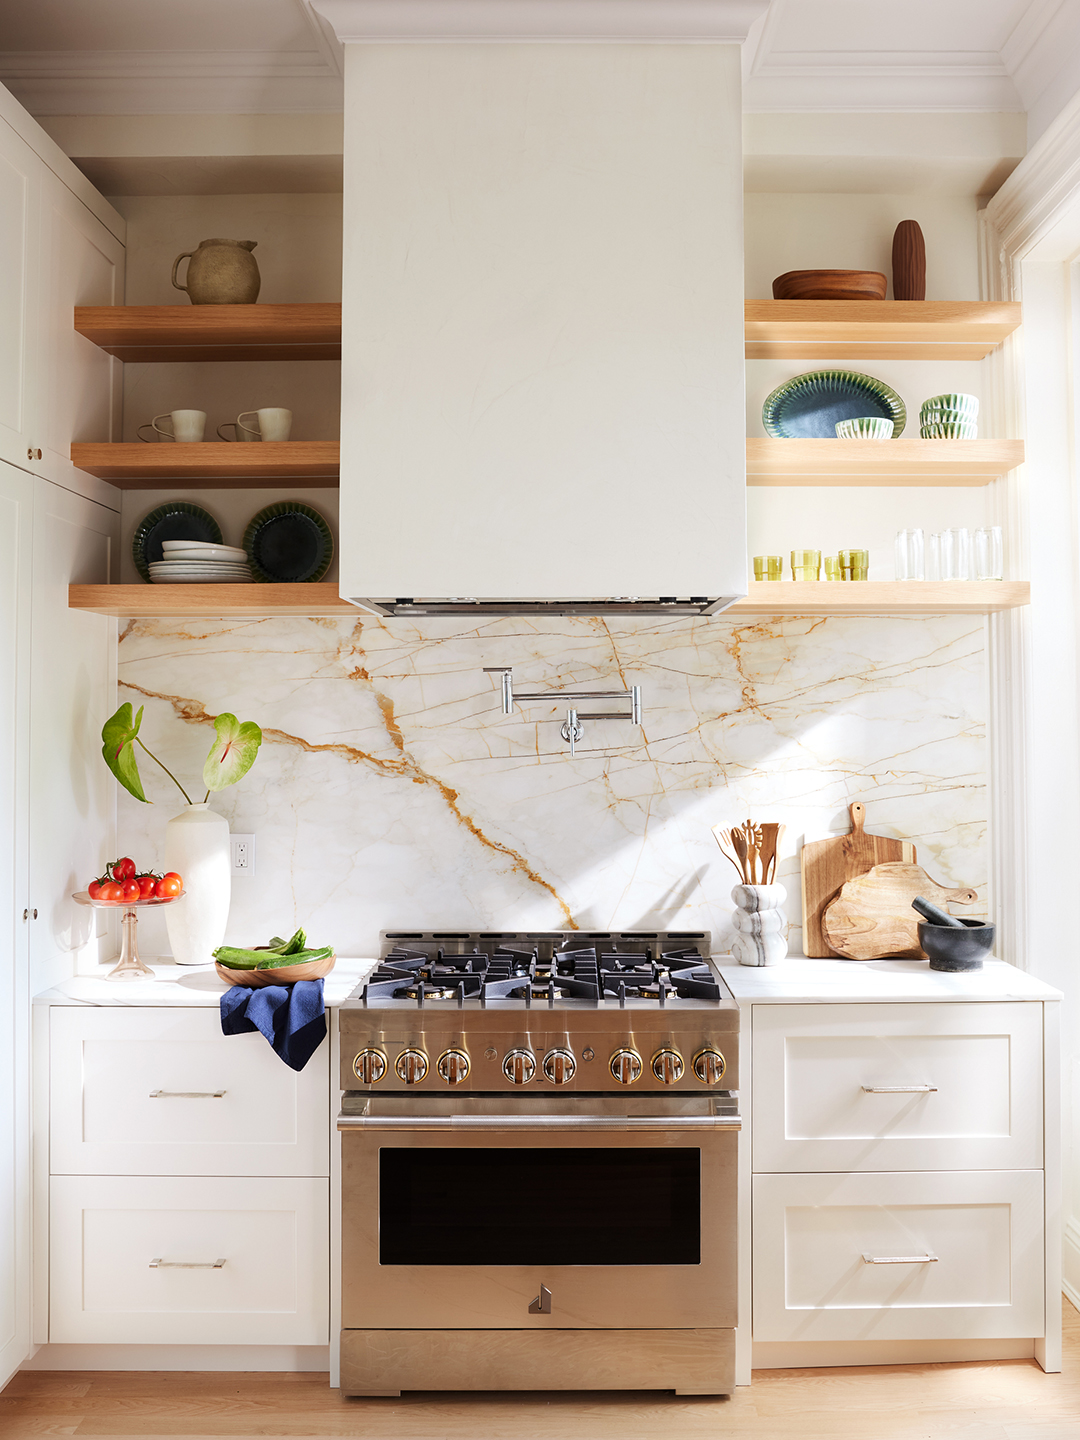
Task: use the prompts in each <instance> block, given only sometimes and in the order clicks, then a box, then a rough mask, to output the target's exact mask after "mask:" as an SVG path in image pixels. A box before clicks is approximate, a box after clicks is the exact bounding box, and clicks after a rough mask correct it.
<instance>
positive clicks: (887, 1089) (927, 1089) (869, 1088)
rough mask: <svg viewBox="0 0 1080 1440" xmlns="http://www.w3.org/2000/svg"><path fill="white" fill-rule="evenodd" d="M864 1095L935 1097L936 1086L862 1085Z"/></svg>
mask: <svg viewBox="0 0 1080 1440" xmlns="http://www.w3.org/2000/svg"><path fill="white" fill-rule="evenodd" d="M862 1088H863V1093H864V1094H865V1095H936V1094H937V1086H936V1085H864V1086H863V1087H862Z"/></svg>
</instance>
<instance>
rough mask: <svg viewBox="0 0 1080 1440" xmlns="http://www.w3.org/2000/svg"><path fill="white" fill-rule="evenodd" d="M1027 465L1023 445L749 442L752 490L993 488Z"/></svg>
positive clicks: (1018, 442)
mask: <svg viewBox="0 0 1080 1440" xmlns="http://www.w3.org/2000/svg"><path fill="white" fill-rule="evenodd" d="M1023 462H1024V442H1023V441H1022V440H907V439H903V438H901V439H899V440H773V439H771V438H769V437H766V438H764V439H762V438H760V437H753V438H751V439H749V440H747V442H746V483H747V484H748V485H988V484H989V483H990V481H991V480H993V479H995V478H996V477H997V476H998V475H1007V474H1008V472H1009V471H1010V470H1014V469H1015V468H1016V466H1017V465H1022V464H1023Z"/></svg>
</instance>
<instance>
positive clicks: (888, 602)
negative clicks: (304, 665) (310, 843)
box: [68, 580, 1030, 620]
mask: <svg viewBox="0 0 1080 1440" xmlns="http://www.w3.org/2000/svg"><path fill="white" fill-rule="evenodd" d="M1029 599H1030V586H1029V585H1028V583H1027V581H1026V580H1005V581H997V582H984V583H978V582H975V581H961V580H957V581H951V582H949V581H946V582H940V581H934V580H909V581H906V582H902V581H894V580H865V581H855V582H849V583H844V582H830V581H824V580H819V581H807V582H800V583H795V582H793V581H783V580H776V581H760V582H753V583H751V585H750V594H749V595H748V596H747V598H746V599H745V600H738V601H736V603H735V604H734V605H732V606H731V607H730V609H728V610H725V611H724V612H723V615H728V616H732V617H737V616H739V615H990V614H993V613H994V612H995V611H998V610H1013V609H1015V608H1016V607H1017V606H1019V605H1027V604H1028V603H1029ZM68 604H69V605H70V606H71V608H72V609H73V610H90V611H93V612H94V614H96V615H117V616H132V615H136V616H146V617H153V616H159V617H162V618H167V617H175V618H181V617H190V616H202V617H211V616H212V617H214V618H218V619H225V620H228V619H233V618H236V617H238V616H239V617H243V616H262V615H265V616H274V615H352V616H357V615H362V614H363V613H364V612H363V611H361V610H359V609H358V608H357V607H356V606H355V605H350V604H349V602H348V601H347V600H342V599H341V597H340V596H339V594H338V588H337V586H336V585H334V584H326V583H325V582H324V583H322V584H318V585H254V584H253V585H72V586H71V587H70V588H69V591H68Z"/></svg>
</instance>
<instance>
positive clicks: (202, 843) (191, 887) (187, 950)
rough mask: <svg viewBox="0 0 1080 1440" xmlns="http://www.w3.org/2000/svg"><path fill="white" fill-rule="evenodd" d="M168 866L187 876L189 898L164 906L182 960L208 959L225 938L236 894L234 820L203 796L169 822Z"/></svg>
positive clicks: (202, 961)
mask: <svg viewBox="0 0 1080 1440" xmlns="http://www.w3.org/2000/svg"><path fill="white" fill-rule="evenodd" d="M165 868H166V869H167V870H175V871H176V873H177V874H178V875H180V876H182V878H183V881H184V892H185V894H184V898H183V900H181V901H180V902H179V904H177V905H169V906H168V907H167V908H166V910H165V924H166V926H167V927H168V931H169V944H170V945H171V947H172V953H173V959H174V960H175V961H176V963H177V965H209V964H211V962H212V960H213V952H214V951H215V950H216V949H217V947H218V946H219V945H220V944H221V943H222V941H223V940H224V939H225V926H226V924H227V923H228V919H229V900H230V898H231V895H232V864H231V859H230V855H229V822H228V821H227V820H226V819H225V817H224V815H216V814H215V813H214V811H213V810H211V809H210V806H209V805H208V804H207V803H206V802H205V801H204V802H203V803H202V804H199V805H189V806H188V807H187V808H186V809H185V810H181V812H180V814H179V815H174V816H173V818H172V819H171V820H170V821H169V823H168V825H166V827H165Z"/></svg>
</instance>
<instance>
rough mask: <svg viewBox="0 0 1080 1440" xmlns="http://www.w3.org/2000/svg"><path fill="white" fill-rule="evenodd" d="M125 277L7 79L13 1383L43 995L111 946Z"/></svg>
mask: <svg viewBox="0 0 1080 1440" xmlns="http://www.w3.org/2000/svg"><path fill="white" fill-rule="evenodd" d="M123 288H124V221H123V219H122V217H121V216H119V215H118V214H117V213H116V212H115V211H114V210H113V209H112V207H111V206H110V205H109V204H108V203H107V202H106V201H105V200H103V199H102V197H101V196H100V195H98V194H97V193H96V191H94V189H93V187H92V186H91V185H90V184H89V183H88V182H87V180H86V179H85V177H84V176H82V175H81V174H80V173H79V171H78V170H76V168H75V167H74V165H72V164H71V162H70V161H69V160H68V159H67V157H66V156H65V155H64V154H63V153H62V152H61V151H60V150H59V149H58V147H57V146H56V145H55V144H54V143H53V142H52V141H51V140H50V139H49V137H48V136H47V135H46V134H45V132H44V131H43V130H42V129H41V128H40V127H39V126H38V125H37V124H36V122H35V121H34V120H32V119H31V117H30V116H29V115H27V114H26V112H25V111H24V110H23V109H22V107H21V106H20V105H19V104H18V103H17V102H16V101H15V100H14V99H13V98H12V96H11V95H10V94H9V93H8V92H7V91H6V90H4V89H3V87H0V666H2V672H0V675H2V679H0V1385H3V1384H4V1383H6V1381H7V1379H8V1377H9V1376H10V1375H11V1374H12V1373H14V1371H15V1370H17V1369H18V1368H19V1366H20V1365H21V1364H22V1362H23V1361H24V1360H25V1359H26V1357H27V1356H28V1354H29V1353H30V1348H31V1313H30V1311H31V1285H30V1254H31V1234H30V1229H31V1206H30V1183H31V1127H30V1053H29V1052H30V1040H29V1037H30V997H31V995H32V994H33V993H34V992H35V991H37V990H40V989H42V988H44V987H46V986H49V985H52V984H56V983H58V982H60V981H62V980H64V979H65V978H67V977H68V976H70V975H71V974H72V973H74V971H75V970H76V969H77V968H78V966H79V963H80V956H81V955H86V956H87V958H93V959H95V960H96V958H97V947H98V942H99V940H101V941H102V942H103V943H104V944H106V945H109V944H110V937H109V935H108V934H107V927H102V928H101V931H100V933H99V929H98V924H97V922H96V920H95V918H94V915H93V913H92V912H88V911H77V910H76V907H75V906H74V905H73V904H72V903H71V901H70V899H69V898H68V897H69V896H70V893H71V891H73V890H75V889H77V888H79V887H80V886H81V885H83V884H85V882H86V879H87V878H88V876H89V875H91V874H93V873H96V872H97V870H98V869H100V866H101V864H102V862H103V861H104V860H106V859H108V855H107V854H106V853H105V852H106V851H107V850H110V848H111V847H112V845H113V844H114V841H115V812H116V801H115V790H114V785H113V782H112V778H111V776H110V775H109V774H108V771H107V770H106V769H105V767H104V765H102V764H101V763H100V760H99V758H98V757H99V751H100V743H101V742H100V729H101V723H102V720H103V719H104V718H105V717H106V716H108V715H109V714H111V712H112V710H113V709H114V708H115V705H116V622H115V620H109V619H107V618H105V617H103V616H96V615H87V614H82V613H77V612H74V611H71V610H69V609H68V606H67V587H68V585H69V584H70V583H73V582H84V583H105V582H108V581H109V580H110V579H115V578H116V575H115V570H116V547H117V544H118V541H119V522H120V494H119V491H117V490H116V489H115V488H114V487H113V486H111V485H107V484H105V483H104V482H102V481H100V480H98V479H96V478H95V477H93V476H91V475H86V474H84V473H83V472H81V471H79V470H76V469H75V468H74V466H73V465H72V464H71V461H70V458H69V446H70V443H71V441H72V440H83V439H85V440H91V439H92V440H107V439H112V438H114V437H115V436H116V435H117V434H118V433H119V422H120V388H119V387H120V376H119V370H120V366H119V362H117V361H114V360H112V359H110V358H109V357H108V356H106V355H105V354H104V353H103V352H102V351H101V350H99V349H97V347H95V346H93V345H90V344H89V342H87V341H85V340H84V339H83V338H82V337H81V336H79V335H77V334H76V333H75V331H74V327H73V313H72V312H73V307H74V306H75V305H112V304H122V303H123V298H124V294H123Z"/></svg>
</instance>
